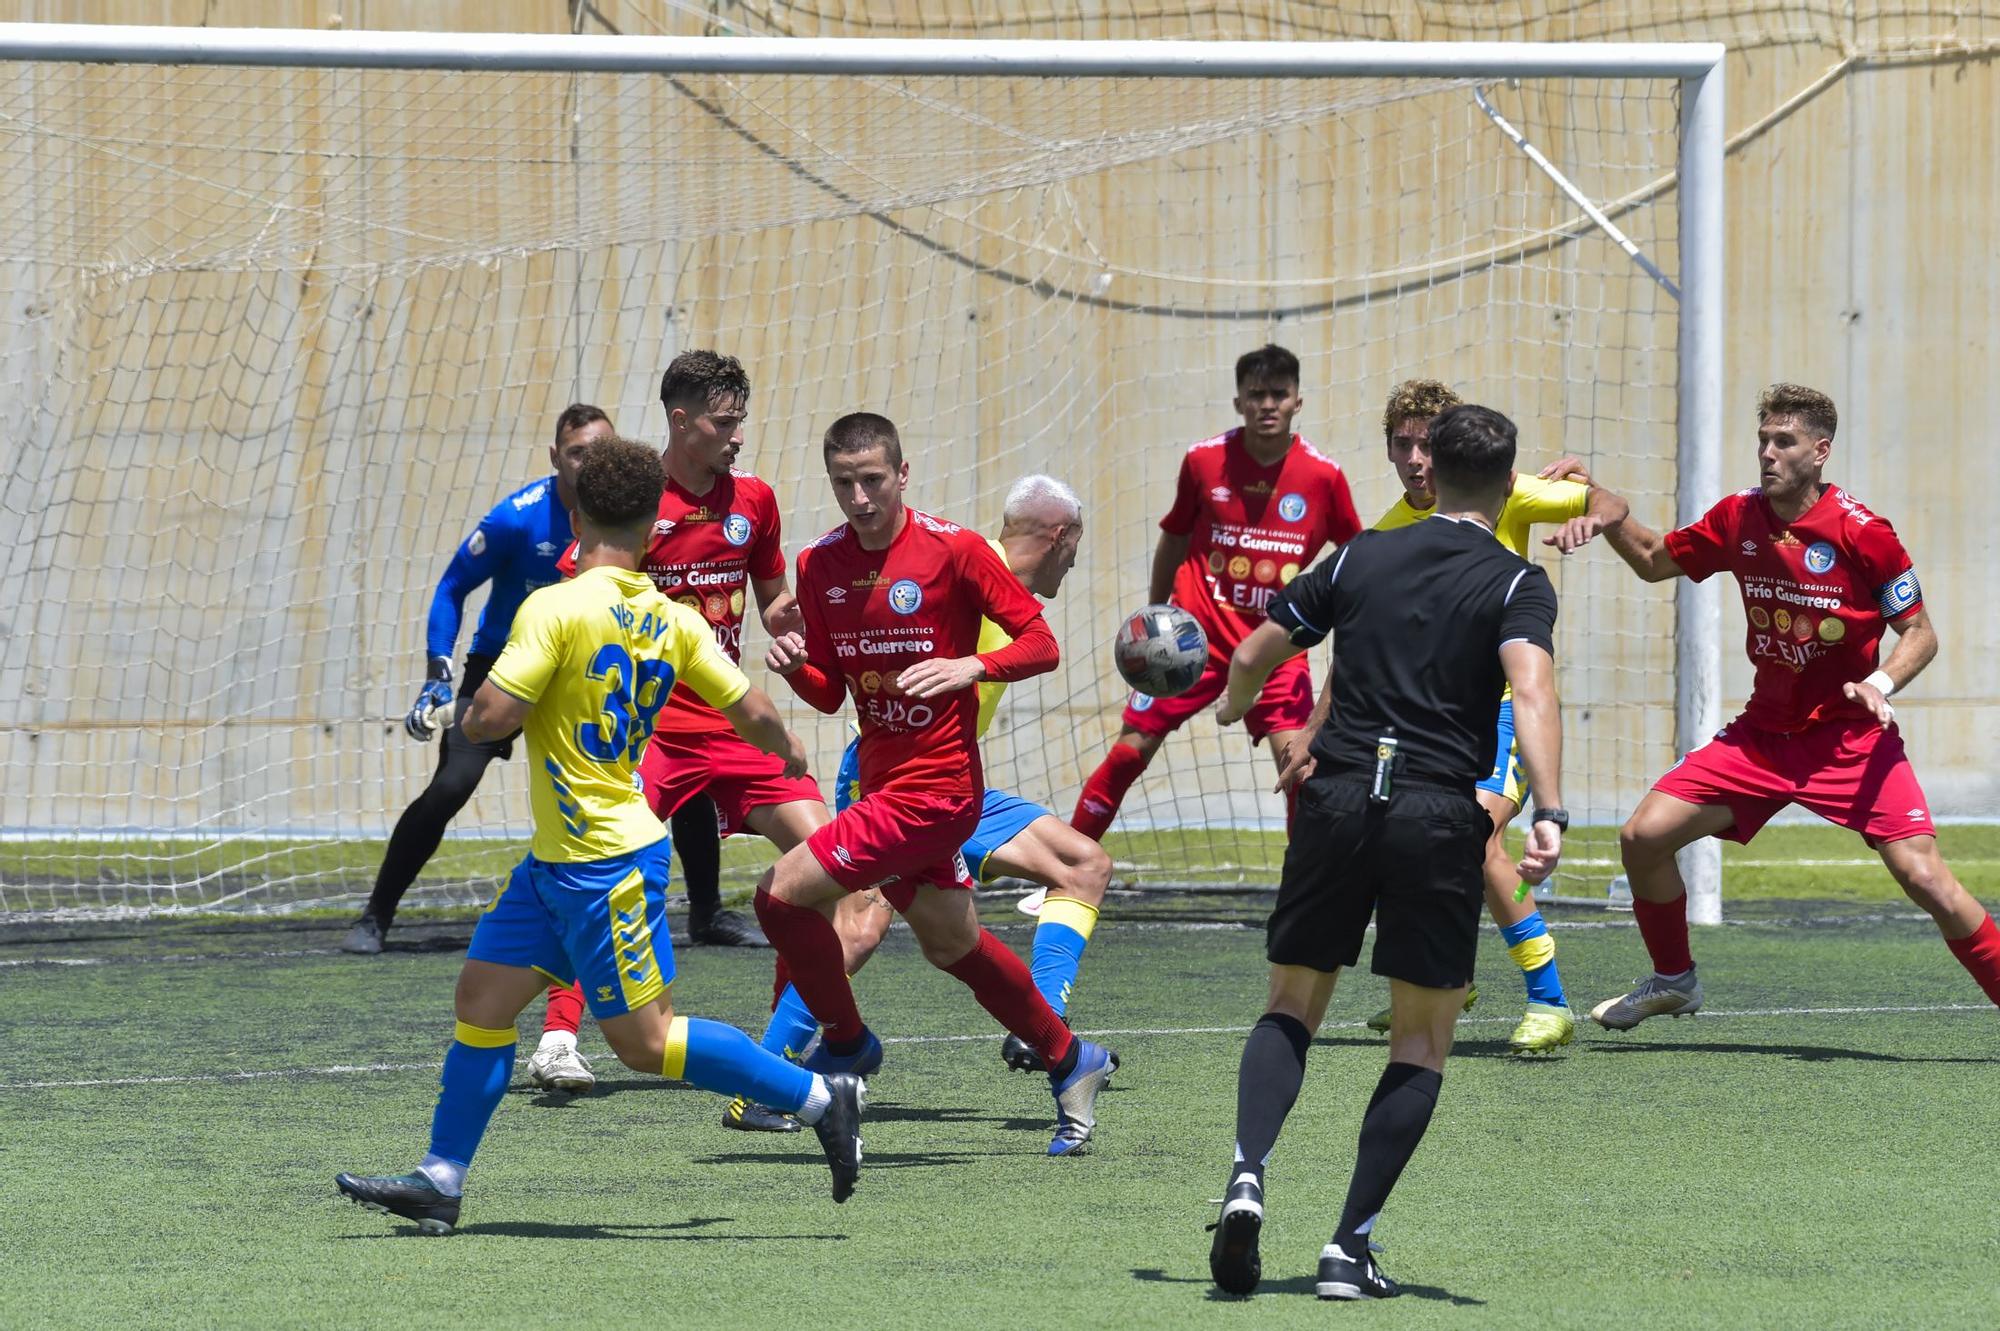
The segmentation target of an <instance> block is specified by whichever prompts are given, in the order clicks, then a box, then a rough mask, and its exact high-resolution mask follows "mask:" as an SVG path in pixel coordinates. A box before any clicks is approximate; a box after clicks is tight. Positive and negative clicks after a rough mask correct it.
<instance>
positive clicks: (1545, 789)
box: [1500, 642, 1563, 883]
mask: <svg viewBox="0 0 2000 1331" xmlns="http://www.w3.org/2000/svg"><path fill="white" fill-rule="evenodd" d="M1500 665H1501V667H1502V669H1504V670H1505V671H1506V672H1507V682H1508V683H1509V684H1510V685H1512V686H1513V689H1514V735H1515V738H1516V739H1517V740H1518V741H1519V743H1520V745H1521V763H1522V765H1523V766H1525V767H1526V768H1527V769H1528V786H1529V789H1531V790H1533V791H1534V792H1535V806H1536V807H1537V808H1542V809H1560V808H1562V807H1563V802H1562V711H1561V709H1560V707H1559V705H1558V703H1557V701H1556V665H1555V660H1554V658H1552V657H1551V656H1550V655H1549V654H1548V652H1546V651H1544V650H1543V649H1542V648H1541V647H1538V646H1536V645H1535V644H1534V643H1530V642H1510V643H1504V644H1502V646H1501V648H1500ZM1561 858H1562V828H1560V827H1558V826H1557V825H1556V824H1555V823H1552V822H1546V821H1536V822H1534V823H1531V824H1530V825H1529V827H1528V839H1527V844H1526V846H1525V847H1523V850H1522V854H1521V861H1520V863H1519V864H1518V865H1516V866H1515V868H1516V869H1517V870H1519V872H1520V875H1521V877H1522V879H1523V880H1524V881H1526V882H1530V883H1539V882H1541V881H1542V880H1543V879H1545V878H1547V877H1548V876H1549V875H1550V874H1551V873H1554V872H1555V868H1556V863H1557V861H1559V860H1560V859H1561Z"/></svg>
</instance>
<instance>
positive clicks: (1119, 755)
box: [1021, 744, 1146, 1039]
mask: <svg viewBox="0 0 2000 1331" xmlns="http://www.w3.org/2000/svg"><path fill="white" fill-rule="evenodd" d="M1145 770H1146V755H1145V754H1143V753H1141V752H1139V751H1138V750H1137V749H1135V748H1133V747H1132V746H1131V745H1130V744H1113V745H1112V746H1111V752H1110V753H1107V754H1105V755H1104V761H1103V762H1101V763H1099V764H1098V765H1097V770H1096V771H1095V772H1092V773H1091V774H1090V779H1089V780H1088V781H1086V782H1084V783H1083V794H1082V795H1080V796H1078V797H1077V801H1076V812H1075V813H1072V814H1071V815H1070V816H1069V825H1070V826H1071V827H1074V828H1075V829H1076V830H1077V831H1079V832H1081V833H1083V834H1084V835H1085V836H1087V837H1089V838H1090V839H1091V840H1092V841H1102V840H1104V833H1105V831H1106V830H1107V829H1109V828H1110V826H1111V820H1112V819H1113V818H1116V817H1117V816H1118V806H1119V805H1121V804H1123V803H1124V802H1125V792H1126V791H1128V790H1130V789H1131V788H1132V783H1133V782H1134V781H1137V780H1138V779H1139V773H1141V772H1143V771H1145ZM1021 1038H1022V1039H1026V1038H1027V1037H1026V1036H1022V1037H1021Z"/></svg>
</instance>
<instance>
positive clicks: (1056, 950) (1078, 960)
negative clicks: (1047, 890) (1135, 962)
mask: <svg viewBox="0 0 2000 1331" xmlns="http://www.w3.org/2000/svg"><path fill="white" fill-rule="evenodd" d="M1039 918H1040V923H1038V924H1037V925H1036V926H1035V950H1034V955H1033V956H1032V957H1031V958H1030V960H1029V962H1028V974H1029V975H1030V976H1031V977H1032V978H1033V979H1034V981H1035V988H1036V990H1037V991H1038V992H1039V993H1040V994H1041V996H1042V997H1043V998H1045V999H1047V1000H1048V1003H1049V1006H1050V1007H1052V1008H1054V1009H1055V1010H1056V1015H1057V1016H1059V1017H1060V1016H1062V1015H1063V1014H1064V1013H1066V1012H1068V1011H1069V993H1070V989H1071V988H1072V987H1073V986H1074V985H1075V984H1076V972H1077V970H1078V968H1079V967H1081V966H1082V965H1083V950H1084V948H1086V947H1088V946H1090V934H1091V931H1092V930H1093V929H1095V928H1097V907H1095V906H1091V905H1086V904H1085V903H1083V902H1081V901H1078V900H1076V899H1075V898H1073V897H1047V898H1044V899H1043V901H1042V913H1041V916H1040V917H1039Z"/></svg>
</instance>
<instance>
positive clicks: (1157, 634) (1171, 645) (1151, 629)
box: [1111, 605, 1208, 698]
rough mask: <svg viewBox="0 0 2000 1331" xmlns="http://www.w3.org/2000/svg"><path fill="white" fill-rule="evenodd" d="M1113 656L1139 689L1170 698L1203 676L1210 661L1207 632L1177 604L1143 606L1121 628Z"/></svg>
mask: <svg viewBox="0 0 2000 1331" xmlns="http://www.w3.org/2000/svg"><path fill="white" fill-rule="evenodd" d="M1111 659H1112V660H1113V661H1115V662H1116V663H1117V665H1118V673H1119V674H1120V675H1123V676H1124V677H1125V682H1126V683H1127V684H1130V685H1131V686H1132V687H1133V688H1135V689H1137V690H1139V692H1141V693H1144V694H1148V695H1150V696H1152V697H1155V698H1171V697H1173V696H1174V695H1176V694H1180V693H1186V692H1187V691H1188V690H1189V689H1191V688H1193V687H1194V684H1195V681H1196V680H1198V679H1200V678H1201V672H1202V669H1203V667H1205V666H1206V665H1207V664H1208V635H1207V634H1205V633H1203V632H1202V631H1201V625H1200V624H1197V623H1196V622H1195V618H1194V616H1193V615H1191V614H1189V613H1188V612H1187V611H1185V610H1183V609H1181V608H1180V607H1179V606H1177V605H1147V606H1141V607H1140V608H1139V609H1138V610H1137V611H1135V612H1133V614H1131V615H1130V616H1129V617H1127V619H1126V620H1125V624H1124V626H1123V627H1122V628H1120V629H1119V630H1118V641H1117V642H1115V643H1113V644H1112V647H1111Z"/></svg>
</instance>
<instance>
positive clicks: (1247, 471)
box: [1160, 426, 1361, 656]
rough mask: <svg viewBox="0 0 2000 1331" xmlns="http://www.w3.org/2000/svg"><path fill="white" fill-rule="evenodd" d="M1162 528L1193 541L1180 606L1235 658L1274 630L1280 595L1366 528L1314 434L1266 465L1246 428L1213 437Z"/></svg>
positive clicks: (1192, 461)
mask: <svg viewBox="0 0 2000 1331" xmlns="http://www.w3.org/2000/svg"><path fill="white" fill-rule="evenodd" d="M1160 530H1162V531H1166V532H1171V533H1173V534H1174V535H1176V536H1185V537H1187V538H1188V551H1187V558H1186V559H1185V560H1183V561H1182V562H1181V566H1180V568H1179V569H1177V570H1175V572H1174V590H1173V601H1174V604H1175V605H1179V606H1184V607H1186V609H1187V610H1189V611H1190V612H1191V613H1192V614H1193V615H1194V617H1195V618H1196V619H1197V620H1199V621H1201V626H1202V628H1203V629H1204V630H1206V631H1207V633H1208V640H1209V642H1210V643H1211V644H1212V645H1213V646H1215V647H1216V648H1217V649H1218V650H1220V651H1221V652H1222V653H1223V654H1224V655H1225V656H1227V654H1228V653H1229V652H1231V651H1234V650H1235V648H1236V646H1237V644H1238V643H1240V642H1242V641H1243V640H1244V639H1245V638H1247V637H1249V636H1250V633H1251V631H1252V630H1254V629H1255V628H1256V627H1257V626H1258V625H1259V624H1261V623H1263V622H1264V609H1265V607H1266V606H1268V605H1270V604H1271V598H1272V597H1273V596H1276V595H1277V594H1278V589H1279V588H1280V587H1283V586H1284V585H1285V584H1286V583H1288V582H1290V581H1291V580H1292V579H1293V578H1295V577H1297V576H1298V575H1299V570H1301V569H1303V568H1305V567H1306V566H1307V565H1309V564H1311V563H1312V562H1313V560H1314V559H1315V558H1317V557H1318V555H1319V552H1320V551H1321V550H1322V549H1323V548H1325V546H1326V543H1327V542H1328V541H1331V542H1333V543H1334V544H1335V545H1345V544H1346V543H1347V542H1349V541H1351V540H1353V539H1354V537H1355V535H1356V534H1357V533H1359V532H1360V530H1361V519H1360V518H1359V517H1357V516H1356V515H1355V512H1354V496H1353V495H1352V494H1351V493H1350V492H1349V491H1348V488H1347V477H1346V476H1345V475H1343V474H1342V473H1341V470H1340V464H1339V463H1337V462H1335V461H1334V460H1333V459H1332V458H1330V457H1327V456H1326V455H1325V454H1324V453H1321V452H1320V451H1319V450H1318V449H1317V448H1314V447H1313V446H1312V445H1311V444H1310V443H1308V442H1306V439H1305V436H1303V435H1296V434H1295V435H1293V436H1292V442H1291V446H1290V447H1289V448H1287V449H1286V450H1285V455H1284V456H1283V457H1281V458H1279V459H1278V461H1277V462H1276V463H1274V464H1272V465H1271V466H1268V467H1266V466H1262V465H1260V464H1259V463H1258V462H1257V460H1256V459H1255V458H1253V457H1251V456H1250V453H1249V450H1248V449H1246V448H1244V447H1243V430H1242V427H1240V426H1239V427H1238V428H1236V429H1234V430H1230V431H1228V432H1226V433H1224V434H1219V435H1216V436H1215V437H1214V438H1213V439H1204V440H1202V441H1201V442H1200V443H1198V444H1195V445H1193V446H1192V447H1190V448H1189V449H1188V451H1187V456H1186V457H1184V458H1182V459H1181V475H1180V484H1179V488H1178V489H1176V490H1175V492H1174V506H1173V507H1172V508H1170V509H1168V510H1167V515H1166V516H1165V517H1164V518H1161V519H1160Z"/></svg>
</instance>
